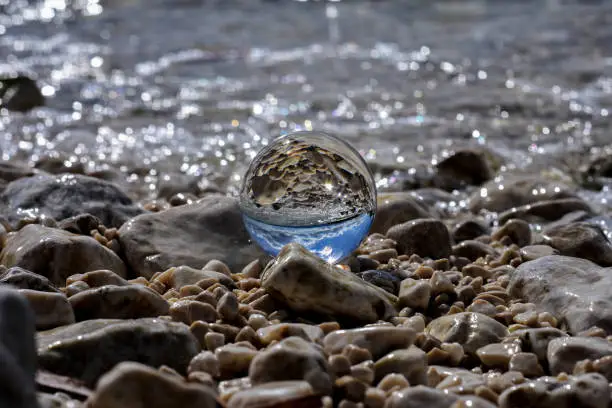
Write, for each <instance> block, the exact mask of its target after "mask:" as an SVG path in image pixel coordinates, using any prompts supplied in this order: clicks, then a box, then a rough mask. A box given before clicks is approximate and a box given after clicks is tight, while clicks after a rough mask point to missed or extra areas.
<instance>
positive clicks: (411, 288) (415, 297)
mask: <svg viewBox="0 0 612 408" xmlns="http://www.w3.org/2000/svg"><path fill="white" fill-rule="evenodd" d="M431 292H432V287H431V283H430V282H429V281H426V280H415V279H411V278H408V279H404V280H403V281H402V282H401V284H400V289H399V295H398V299H399V306H400V307H403V306H407V307H410V308H412V309H426V308H427V306H428V305H429V299H430V297H431Z"/></svg>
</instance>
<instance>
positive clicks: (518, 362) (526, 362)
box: [508, 353, 544, 377]
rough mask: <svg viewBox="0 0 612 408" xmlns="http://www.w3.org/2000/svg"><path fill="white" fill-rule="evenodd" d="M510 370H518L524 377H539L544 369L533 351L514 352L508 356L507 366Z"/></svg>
mask: <svg viewBox="0 0 612 408" xmlns="http://www.w3.org/2000/svg"><path fill="white" fill-rule="evenodd" d="M508 368H509V369H510V370H512V371H518V372H519V373H521V374H523V375H524V376H525V377H539V376H541V375H544V369H543V368H542V366H541V365H540V363H539V361H538V356H536V355H535V354H533V353H516V354H514V355H513V356H512V358H510V365H509V367H508Z"/></svg>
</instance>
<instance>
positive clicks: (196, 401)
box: [87, 362, 218, 408]
mask: <svg viewBox="0 0 612 408" xmlns="http://www.w3.org/2000/svg"><path fill="white" fill-rule="evenodd" d="M144 406H146V407H151V408H164V407H170V406H179V407H184V408H217V407H218V402H217V398H216V394H215V391H214V390H213V389H212V388H209V387H207V386H204V385H201V384H195V383H187V382H184V381H181V380H180V379H178V378H176V377H174V376H169V375H164V374H162V373H160V372H159V371H157V370H155V369H153V368H151V367H148V366H146V365H144V364H139V363H135V362H123V363H120V364H118V365H117V366H116V367H114V368H113V369H112V370H111V371H109V372H108V373H106V374H104V375H103V376H102V377H101V378H100V380H99V381H98V384H97V386H96V391H95V393H94V395H92V396H91V397H90V398H89V400H88V401H87V407H89V408H133V407H144Z"/></svg>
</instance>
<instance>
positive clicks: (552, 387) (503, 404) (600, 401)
mask: <svg viewBox="0 0 612 408" xmlns="http://www.w3.org/2000/svg"><path fill="white" fill-rule="evenodd" d="M610 401H611V397H610V390H609V386H608V382H607V381H606V379H605V378H604V377H603V376H602V375H601V374H592V373H591V374H583V375H580V376H576V377H570V378H569V381H566V382H561V381H558V380H556V379H554V378H550V377H542V378H540V379H538V380H536V381H532V382H525V383H522V384H519V385H515V386H513V387H511V388H508V389H507V390H505V391H504V392H502V393H501V395H500V396H499V399H498V404H499V407H500V408H517V407H524V408H531V407H534V408H536V407H537V408H561V407H563V408H574V407H576V408H578V407H581V408H582V407H584V408H608V406H609V404H610Z"/></svg>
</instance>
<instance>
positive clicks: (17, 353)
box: [0, 286, 37, 408]
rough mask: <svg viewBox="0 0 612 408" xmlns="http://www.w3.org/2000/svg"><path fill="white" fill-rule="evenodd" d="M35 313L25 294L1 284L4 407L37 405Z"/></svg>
mask: <svg viewBox="0 0 612 408" xmlns="http://www.w3.org/2000/svg"><path fill="white" fill-rule="evenodd" d="M35 333H36V326H35V316H34V313H33V311H32V309H31V308H30V306H29V305H28V301H27V300H26V299H25V298H24V296H23V295H21V294H19V292H18V291H16V290H14V289H12V288H6V287H1V286H0V361H2V364H0V383H1V384H2V392H0V406H2V407H7V408H8V407H11V408H33V407H36V406H37V404H36V385H35V382H34V377H35V374H36V368H37V362H36V345H35V341H34V337H35Z"/></svg>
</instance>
